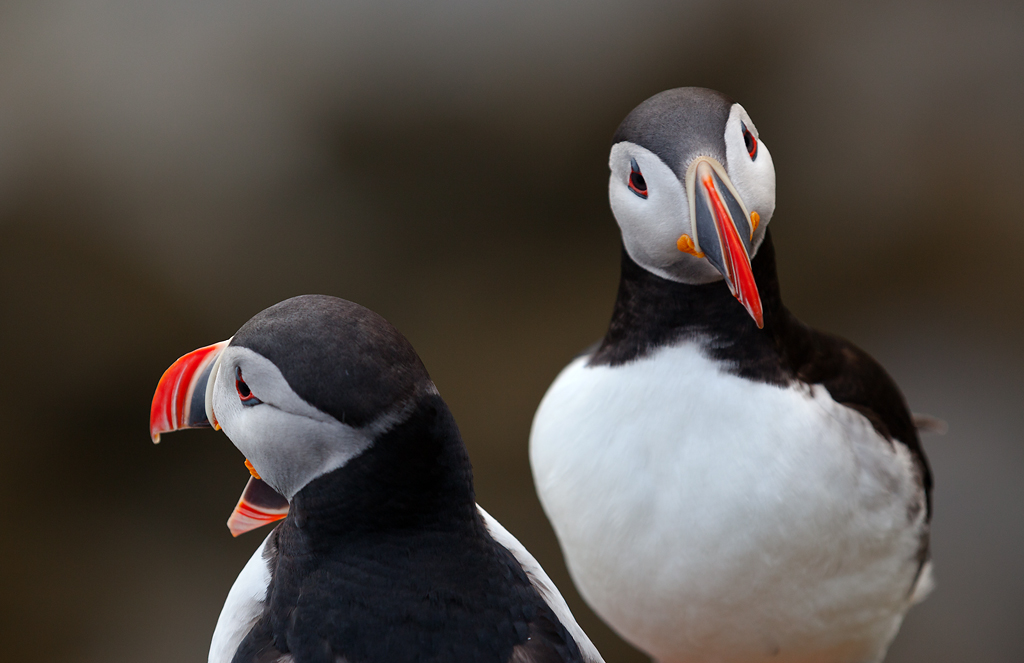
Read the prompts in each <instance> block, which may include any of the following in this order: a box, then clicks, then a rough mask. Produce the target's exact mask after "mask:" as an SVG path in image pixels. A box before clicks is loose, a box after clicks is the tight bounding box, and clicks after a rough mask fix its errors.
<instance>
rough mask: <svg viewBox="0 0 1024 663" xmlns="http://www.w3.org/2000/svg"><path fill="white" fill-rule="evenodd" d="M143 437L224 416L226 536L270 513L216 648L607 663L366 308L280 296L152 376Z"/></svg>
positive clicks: (213, 657) (386, 659)
mask: <svg viewBox="0 0 1024 663" xmlns="http://www.w3.org/2000/svg"><path fill="white" fill-rule="evenodd" d="M150 414H151V416H150V432H151V435H152V437H153V441H154V442H158V441H159V437H160V435H161V434H162V433H167V432H171V431H175V430H179V429H183V428H202V427H213V428H215V429H218V430H223V431H224V433H225V434H226V435H227V436H228V438H229V439H230V440H231V441H232V443H234V445H235V446H236V447H237V448H238V449H239V450H240V451H241V452H242V453H243V454H244V456H245V464H246V467H248V468H249V471H250V473H251V475H252V476H251V478H250V479H249V482H248V484H247V485H246V487H245V490H244V492H243V494H242V497H241V499H240V500H239V502H238V504H237V506H236V507H235V509H234V511H233V512H232V514H231V517H230V519H229V521H228V527H229V529H230V530H231V533H232V534H234V535H235V536H237V535H239V534H242V533H244V532H247V531H250V530H252V529H255V528H257V527H259V526H261V525H265V524H268V523H273V522H277V521H279V522H278V524H277V526H276V527H275V528H274V529H273V531H271V532H270V534H269V535H268V536H267V537H266V538H265V539H264V540H263V543H262V544H260V546H259V547H258V548H257V550H256V551H255V553H254V554H253V555H252V558H251V559H250V560H249V562H248V563H247V564H246V565H245V567H244V568H243V569H242V572H241V574H240V575H239V576H238V578H237V580H236V581H235V583H234V585H233V586H232V588H231V590H230V592H229V593H228V596H227V600H226V602H225V604H224V607H223V609H222V611H221V613H220V618H219V619H218V621H217V625H216V628H215V630H214V635H213V640H212V643H211V647H210V653H209V661H210V663H341V662H347V663H374V662H380V663H403V662H410V663H411V662H429V661H438V662H440V661H446V662H459V663H461V662H466V663H486V662H493V663H570V662H571V663H603V661H602V659H601V656H600V654H599V653H598V652H597V650H596V649H595V648H594V645H593V644H592V643H591V641H590V640H589V639H588V638H587V636H586V635H585V634H584V632H583V631H582V630H581V629H580V627H579V625H578V624H577V623H576V621H575V619H573V616H572V614H571V613H570V611H569V608H568V607H567V605H566V603H565V601H564V599H563V598H562V596H561V594H559V592H558V589H557V588H556V587H555V586H554V584H552V582H551V580H550V578H548V576H547V574H545V573H544V570H543V569H542V568H541V567H540V565H539V564H538V563H537V561H536V559H534V557H533V556H531V555H530V553H529V552H527V550H526V549H525V548H524V547H523V546H522V544H520V543H519V541H517V540H516V539H515V537H513V536H512V535H511V534H510V533H509V532H508V531H507V530H506V529H505V528H503V527H502V526H501V525H500V524H499V523H498V522H497V521H496V520H495V519H494V518H492V517H491V516H490V515H489V514H488V513H487V512H485V511H484V510H483V509H482V508H480V507H479V506H477V504H476V502H475V497H474V491H473V481H472V470H471V467H470V461H469V457H468V455H467V453H466V449H465V447H464V446H463V442H462V439H461V437H460V435H459V429H458V427H457V426H456V423H455V420H454V419H453V417H452V414H451V412H450V410H449V409H448V407H447V405H446V404H445V402H444V400H442V398H441V396H440V395H439V393H438V390H437V388H436V387H435V386H434V384H433V382H432V381H431V379H430V376H429V375H428V374H427V370H426V368H425V367H424V365H423V363H422V361H421V360H420V358H419V356H418V355H417V354H416V351H415V350H414V349H413V347H412V345H411V344H410V343H409V341H408V340H406V338H405V337H404V336H402V334H401V333H400V332H398V330H396V329H395V328H394V327H392V326H391V325H390V324H389V323H388V322H387V321H386V320H384V318H382V317H381V316H379V315H377V314H376V313H374V312H372V311H370V310H368V309H366V308H364V307H362V306H359V305H358V304H354V303H352V302H349V301H346V300H343V299H338V298H335V297H329V296H323V295H307V296H300V297H295V298H292V299H288V300H286V301H283V302H281V303H279V304H277V305H275V306H271V307H270V308H268V309H266V310H264V311H263V312H261V313H259V314H257V315H256V316H255V317H253V318H252V319H251V320H249V321H248V322H247V323H245V324H244V325H243V326H242V327H241V328H240V329H239V330H238V332H237V333H236V334H235V335H234V336H233V337H231V338H230V339H228V340H227V341H223V342H221V343H216V344H214V345H210V346H207V347H204V348H200V349H198V350H195V351H194V352H191V353H189V354H187V355H185V356H183V357H181V358H180V359H179V360H178V361H176V362H175V363H174V364H172V366H171V367H170V368H169V369H167V371H166V372H165V373H164V375H163V377H162V378H161V379H160V381H159V383H158V386H157V389H156V393H155V395H154V398H153V404H152V409H151V413H150Z"/></svg>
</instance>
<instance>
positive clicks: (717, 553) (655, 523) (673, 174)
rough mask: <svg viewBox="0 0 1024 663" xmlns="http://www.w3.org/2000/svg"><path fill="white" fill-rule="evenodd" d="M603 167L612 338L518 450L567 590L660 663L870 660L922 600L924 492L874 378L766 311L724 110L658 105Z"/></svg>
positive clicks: (741, 165) (565, 383)
mask: <svg viewBox="0 0 1024 663" xmlns="http://www.w3.org/2000/svg"><path fill="white" fill-rule="evenodd" d="M609 166H610V168H611V177H610V181H609V198H610V201H611V208H612V211H613V213H614V215H615V219H616V221H617V222H618V224H619V227H620V229H621V231H622V242H623V252H622V275H621V281H620V284H619V292H618V298H617V300H616V302H615V308H614V311H613V313H612V320H611V324H610V325H609V327H608V332H607V334H606V335H605V337H604V339H603V340H602V341H601V342H600V343H599V344H598V345H596V346H595V347H594V348H593V349H591V350H590V351H588V352H587V353H586V354H584V355H583V356H580V357H578V358H576V359H575V360H574V361H573V362H572V363H571V364H569V366H568V367H566V368H565V369H564V370H563V371H562V373H561V374H560V375H559V376H558V378H557V379H556V380H555V382H554V383H553V384H552V385H551V387H550V388H549V390H548V392H547V394H546V395H545V396H544V399H543V401H542V402H541V404H540V407H539V409H538V410H537V414H536V417H535V419H534V422H533V428H532V432H531V438H530V460H531V465H532V468H533V474H534V480H535V482H536V486H537V492H538V493H539V495H540V498H541V502H542V503H543V506H544V509H545V511H546V513H547V515H548V517H549V518H550V520H551V522H552V524H553V525H554V529H555V532H556V534H557V536H558V540H559V542H560V543H561V546H562V551H563V553H564V554H565V557H566V560H567V563H568V566H569V570H570V572H571V574H572V577H573V579H574V581H575V582H576V584H577V586H578V587H579V589H580V592H581V593H582V595H583V597H584V598H585V599H586V600H587V602H588V603H589V604H590V605H591V607H593V608H594V610H595V611H596V612H597V613H598V614H599V615H601V617H603V618H604V619H605V621H607V622H608V623H609V624H610V625H611V626H612V627H613V628H614V629H615V630H616V631H618V633H619V634H620V635H622V636H623V637H624V638H625V639H626V640H628V641H629V642H631V643H633V644H634V645H635V646H637V647H639V648H640V649H642V650H644V651H645V652H647V653H649V654H650V655H651V656H653V657H654V658H655V659H656V660H657V661H660V662H661V663H690V662H697V661H700V662H702V663H710V662H715V663H731V662H741V661H742V662H744V663H750V662H753V661H773V662H777V663H783V662H796V661H800V662H807V663H810V662H813V663H865V662H869V661H880V660H881V659H882V658H883V657H884V655H885V651H886V649H887V647H888V645H889V643H890V642H891V641H892V639H893V637H894V636H895V635H896V632H897V630H898V628H899V626H900V622H901V620H902V618H903V614H904V612H905V611H906V610H907V609H908V608H909V607H910V606H911V605H912V604H913V603H915V602H917V601H919V600H920V599H922V598H923V597H924V595H925V594H926V593H927V592H928V590H929V589H930V587H931V565H930V562H929V550H928V528H929V520H930V495H929V493H930V488H931V475H930V473H929V469H928V464H927V462H926V460H925V457H924V454H923V452H922V450H921V445H920V442H919V440H918V435H917V431H916V430H915V426H914V421H913V419H912V417H911V414H910V412H909V411H908V410H907V406H906V403H905V402H904V399H903V396H902V395H901V393H900V391H899V389H898V388H897V386H896V384H895V383H894V382H893V381H892V379H891V378H890V377H889V376H888V374H886V372H885V370H884V369H882V367H881V366H880V365H879V364H878V363H876V362H875V361H874V360H873V359H872V358H871V357H869V356H868V355H867V354H866V353H864V352H863V351H862V350H860V349H858V348H857V347H855V346H853V345H851V344H850V343H848V342H847V341H844V340H842V339H840V338H837V337H834V336H829V335H826V334H823V333H820V332H817V331H814V330H812V329H809V328H808V327H806V326H804V325H803V324H801V323H800V322H799V321H798V320H797V319H796V318H794V317H793V315H792V314H791V313H790V312H789V311H788V310H787V309H786V308H785V306H783V304H782V301H781V299H780V296H779V284H778V279H777V277H776V272H775V254H774V250H773V248H772V239H771V234H770V232H769V231H768V222H769V221H770V220H771V217H772V212H773V211H774V208H775V170H774V167H773V165H772V158H771V154H769V152H768V149H767V147H766V146H765V144H764V143H763V142H761V141H760V139H759V137H758V132H757V129H756V128H755V127H754V123H753V122H752V121H751V120H750V117H749V116H748V115H747V113H746V111H745V110H744V109H743V107H742V106H740V105H739V104H737V103H735V102H733V101H732V100H731V99H729V98H728V97H726V96H725V95H722V94H720V93H718V92H714V91H712V90H707V89H701V88H680V89H675V90H669V91H666V92H662V93H660V94H658V95H655V96H654V97H652V98H650V99H648V100H647V101H645V102H644V103H642V104H641V105H640V106H638V107H637V108H636V109H634V110H633V111H632V112H631V113H630V114H629V116H627V117H626V119H625V120H624V121H623V122H622V124H621V125H620V126H619V129H618V131H617V132H616V134H615V136H614V139H613V145H612V149H611V155H610V158H609Z"/></svg>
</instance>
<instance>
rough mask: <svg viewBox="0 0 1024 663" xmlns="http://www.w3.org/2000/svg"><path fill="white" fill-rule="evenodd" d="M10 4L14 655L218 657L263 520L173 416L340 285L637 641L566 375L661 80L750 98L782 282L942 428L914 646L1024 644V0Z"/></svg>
mask: <svg viewBox="0 0 1024 663" xmlns="http://www.w3.org/2000/svg"><path fill="white" fill-rule="evenodd" d="M848 4H850V6H843V5H841V4H840V3H819V2H812V1H806V2H799V1H793V2H779V3H771V6H769V4H768V3H762V2H754V1H749V2H722V1H710V0H696V1H685V2H683V1H679V0H674V1H671V2H643V1H636V2H628V3H626V2H590V3H557V2H521V3H510V2H485V1H481V0H475V1H470V0H436V1H434V2H431V3H420V2H412V1H409V0H373V1H372V2H371V1H369V0H366V1H361V2H360V1H355V2H340V1H334V2H324V1H320V2H317V1H313V0H308V1H299V0H292V1H291V2H287V3H283V2H269V1H266V0H248V1H247V2H236V1H225V2H217V3H211V2H205V1H199V0H178V1H176V2H169V1H162V2H161V1H156V0H142V1H139V0H135V1H128V0H33V1H28V0H20V1H18V0H7V1H3V2H0V358H2V364H0V371H2V373H0V374H2V379H0V422H2V428H0V431H2V432H0V467H2V470H3V481H2V482H0V501H2V503H3V504H4V505H5V508H4V515H3V519H2V523H3V526H2V529H0V532H2V533H0V631H2V640H3V643H4V645H3V649H4V654H3V656H4V658H5V660H11V661H14V660H30V661H36V662H40V663H46V662H51V661H61V662H66V661H76V662H78V661H81V662H84V663H88V662H99V661H104V662H110V661H116V662H121V661H124V662H137V661H147V662H149V661H153V662H163V661H167V662H171V661H173V662H180V661H198V660H205V657H206V651H207V647H208V644H209V639H210V636H211V634H212V631H213V627H214V624H215V622H216V618H217V615H218V613H219V610H220V607H221V605H222V602H223V600H224V597H225V595H226V593H227V591H228V588H229V587H230V585H231V583H232V582H233V580H234V578H235V576H236V575H237V573H238V571H239V570H240V569H241V567H242V565H243V564H244V563H245V561H246V560H247V559H248V557H249V555H250V554H251V552H252V550H253V549H255V547H256V546H257V545H258V544H259V541H260V540H261V538H262V536H264V533H263V532H260V533H251V534H248V535H245V536H242V537H241V538H239V539H232V538H231V537H230V536H229V534H228V531H227V529H226V527H225V525H224V523H225V520H226V518H227V516H228V514H229V513H230V511H231V509H232V507H233V506H234V504H235V501H236V499H237V497H238V495H239V493H240V492H241V490H242V487H243V486H244V485H245V482H246V479H247V477H248V473H247V472H246V470H245V468H244V467H243V465H242V460H243V458H242V456H241V455H240V454H239V452H237V451H236V450H235V449H234V447H233V446H232V445H231V444H230V442H229V441H228V440H227V438H225V437H224V436H223V435H221V434H218V433H214V432H212V431H187V432H184V433H179V434H176V435H174V436H170V437H167V438H165V441H164V442H163V443H162V444H161V445H160V446H159V447H153V445H152V444H151V443H150V441H149V436H148V431H147V424H148V411H149V402H150V398H151V396H152V393H153V389H154V387H155V385H156V382H157V380H158V378H159V377H160V375H161V373H162V371H163V370H164V369H165V368H166V367H167V366H168V365H169V364H170V363H171V362H172V361H173V360H174V359H175V358H177V357H178V356H179V355H181V354H183V353H185V352H187V351H189V350H192V349H194V348H196V347H199V346H201V345H205V344H208V343H212V342H214V341H219V340H222V339H224V338H227V337H229V336H230V335H231V334H232V333H233V332H234V331H235V330H236V329H237V328H238V327H239V326H240V325H241V324H242V323H244V322H245V321H246V320H247V319H248V318H249V317H250V316H252V315H253V314H255V313H257V312H258V311H260V310H261V309H263V308H264V307H266V306H268V305H270V304H273V303H275V302H277V301H279V300H281V299H284V298H286V297H289V296H292V295H297V294H302V293H311V292H317V293H327V294H332V295H338V296H341V297H345V298H348V299H352V300H355V301H357V302H360V303H361V304H364V305H366V306H368V307H370V308H372V309H374V310H376V311H378V312H379V313H381V314H382V315H384V316H385V317H386V318H388V319H389V320H390V321H391V322H392V323H394V324H395V325H396V326H397V327H398V328H399V329H401V330H402V331H403V332H404V333H405V334H406V335H407V336H408V337H409V339H410V340H411V341H412V342H413V344H414V345H415V346H416V348H417V349H418V350H419V352H420V354H421V355H422V357H423V359H424V361H425V363H426V365H427V367H428V369H429V370H430V372H431V374H432V376H433V378H434V380H435V382H436V383H437V385H438V387H439V389H440V390H441V393H442V394H443V395H444V396H445V398H446V399H447V401H448V403H449V404H450V406H451V408H452V410H453V411H454V413H455V416H456V418H457V419H458V421H459V423H460V425H461V427H462V431H463V434H464V437H465V439H466V443H467V446H468V447H469V451H470V455H471V457H472V459H473V462H474V466H475V471H476V479H477V491H478V497H479V501H480V503H481V504H482V505H484V506H485V507H486V508H487V509H488V510H490V512H491V513H492V514H494V515H495V516H496V517H497V518H498V519H499V520H501V521H502V522H503V523H504V524H505V526H506V527H507V528H508V529H509V530H511V531H512V532H513V533H514V534H515V535H517V536H518V537H519V538H520V539H521V540H522V541H523V543H525V544H526V546H527V547H528V548H529V549H530V550H531V551H532V552H533V553H534V554H535V555H536V556H537V557H538V558H539V559H540V560H541V562H542V563H543V564H544V566H545V567H546V568H547V570H548V571H549V572H550V574H551V576H552V577H553V578H554V579H555V581H556V583H557V584H558V585H559V586H560V588H561V589H562V591H563V593H564V594H565V595H566V598H567V599H568V601H569V603H570V605H571V606H572V608H573V610H574V611H575V613H576V615H577V616H578V618H579V621H580V622H581V624H582V625H583V627H584V628H585V629H586V630H587V631H588V632H589V633H590V634H591V636H592V638H593V640H594V641H595V643H596V644H597V645H598V647H599V648H600V649H601V650H602V651H603V653H604V656H605V658H606V659H607V660H608V661H609V663H614V662H616V661H641V660H644V659H643V657H642V656H641V655H640V654H638V653H637V652H635V651H634V650H632V649H630V648H629V647H628V646H627V645H625V644H624V643H622V642H621V641H620V640H619V639H618V638H617V637H616V636H615V635H614V634H613V633H612V632H611V631H609V630H608V629H607V628H606V627H604V626H603V625H602V624H601V622H600V621H599V620H598V619H597V618H596V617H594V616H593V614H592V613H590V612H589V611H588V609H587V608H586V607H585V606H584V604H583V603H582V602H581V600H580V599H579V597H578V595H577V594H576V593H575V591H574V589H573V588H572V584H571V582H570V580H569V578H568V576H567V574H566V572H565V569H564V566H563V565H562V561H561V555H560V554H559V551H558V547H557V543H556V541H555V539H554V537H553V534H552V532H551V530H550V528H549V526H548V524H547V521H546V520H545V518H544V516H543V513H542V512H541V510H540V507H539V504H538V502H537V499H536V497H535V494H534V491H533V487H532V481H531V479H530V474H529V467H528V462H527V437H528V430H529V425H530V421H531V418H532V415H533V412H534V409H535V408H536V406H537V404H538V403H539V401H540V398H541V396H542V395H543V394H544V391H545V389H546V388H547V386H548V385H549V384H550V382H551V380H552V379H554V377H555V375H556V374H557V373H558V371H559V370H560V369H561V368H562V367H563V366H564V365H565V364H566V363H567V362H568V361H569V360H570V358H571V357H572V356H573V355H574V354H575V353H576V352H577V351H578V350H580V349H582V348H583V347H585V346H587V345H588V344H590V343H591V342H592V341H595V340H597V339H598V338H599V337H600V336H601V335H602V334H603V333H604V329H605V326H606V324H607V321H608V318H609V315H610V312H611V307H612V303H613V299H614V295H615V289H616V284H617V280H618V269H619V239H618V231H617V228H616V226H615V224H614V221H613V219H612V216H611V213H610V212H609V210H608V204H607V151H608V147H609V139H610V137H611V135H612V133H613V132H614V130H615V128H616V126H617V125H618V123H619V121H620V120H621V119H622V118H623V117H624V116H625V115H626V113H628V112H629V111H630V110H631V109H632V108H633V107H634V106H635V105H637V104H638V103H639V102H641V101H643V100H644V99H645V98H647V97H648V96H650V95H652V94H654V93H656V92H658V91H660V90H663V89H666V88H671V87H677V86H682V85H702V86H707V87H713V88H716V89H719V90H722V91H724V92H726V93H728V94H730V95H731V96H733V97H734V98H736V99H737V100H739V101H741V102H742V103H743V104H744V106H745V107H746V109H747V110H748V111H749V113H750V115H751V116H752V117H753V118H754V120H755V122H756V123H757V127H758V129H759V131H760V134H761V137H762V138H763V139H764V141H765V142H766V143H767V144H768V145H769V146H770V148H771V151H772V155H773V157H774V160H775V165H776V170H777V173H778V205H777V208H776V213H775V216H774V218H773V220H772V228H773V232H774V234H775V243H776V246H777V249H778V256H779V269H780V272H781V274H780V277H781V280H782V286H783V292H784V296H785V297H786V300H787V302H788V304H789V306H790V308H792V309H793V310H794V311H795V312H796V313H797V314H798V315H799V316H800V317H802V318H803V319H804V320H805V321H806V322H809V323H811V324H813V325H815V326H818V327H821V328H825V329H828V330H831V331H833V332H837V333H840V334H842V335H844V336H846V337H848V338H850V339H852V340H854V341H855V342H856V343H858V344H859V345H861V346H862V347H864V348H865V349H867V350H868V351H869V352H871V353H872V354H873V355H874V356H875V357H877V358H878V359H879V360H880V361H882V363H883V364H884V365H885V366H886V367H887V368H888V369H889V371H890V372H891V373H892V374H893V375H894V377H895V378H896V380H897V381H898V382H899V383H900V385H901V386H902V387H903V389H904V391H905V393H906V395H907V398H908V400H909V402H910V404H911V407H912V409H914V410H915V411H917V412H924V413H929V414H932V415H935V416H938V417H941V418H942V419H945V420H946V421H947V422H948V423H949V433H948V434H947V435H945V436H942V437H939V436H927V437H926V438H925V448H926V450H927V453H928V455H929V457H930V458H931V462H932V466H933V469H934V472H935V475H936V489H935V498H934V507H935V512H934V513H935V515H934V525H933V527H934V529H933V532H934V534H933V551H934V559H935V567H936V575H937V579H938V589H937V590H936V591H935V593H934V594H933V595H932V596H931V598H930V599H929V600H928V601H927V602H925V603H924V604H922V605H921V606H919V607H917V608H915V609H913V610H912V611H911V612H910V614H909V616H908V618H907V620H906V622H905V625H904V627H903V630H902V633H901V634H900V636H899V637H898V638H897V640H896V642H895V645H894V646H893V647H892V650H891V652H890V656H889V658H888V659H887V660H888V661H890V662H891V663H897V662H909V661H929V662H932V663H939V662H944V661H950V662H953V661H957V662H960V661H965V660H970V661H992V662H996V661H1020V660H1024V569H1022V567H1021V565H1022V562H1024V481H1022V480H1021V474H1022V472H1024V443H1022V436H1024V380H1022V378H1021V375H1022V371H1024V345H1022V343H1021V324H1022V322H1024V266H1022V263H1021V258H1020V256H1021V253H1022V251H1024V223H1022V222H1021V220H1020V217H1021V207H1022V204H1021V194H1022V192H1024V121H1022V110H1021V109H1022V108H1024V4H1021V3H1017V2H1009V1H1005V2H986V1H984V0H980V1H974V2H958V3H943V2H919V3H903V4H893V3H880V2H879V3H871V2H866V3H857V4H856V5H855V6H854V5H853V3H848Z"/></svg>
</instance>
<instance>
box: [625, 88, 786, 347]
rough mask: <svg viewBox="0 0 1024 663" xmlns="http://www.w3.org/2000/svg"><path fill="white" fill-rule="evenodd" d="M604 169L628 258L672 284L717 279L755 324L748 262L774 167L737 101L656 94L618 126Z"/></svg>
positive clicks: (702, 92) (756, 307)
mask: <svg viewBox="0 0 1024 663" xmlns="http://www.w3.org/2000/svg"><path fill="white" fill-rule="evenodd" d="M608 166H609V168H610V169H611V177H610V178H609V182H608V197H609V200H610V202H611V208H612V213H613V214H614V215H615V220H616V221H617V222H618V224H619V228H620V229H621V230H622V240H623V244H624V245H625V248H626V251H627V253H628V254H629V256H630V258H632V259H633V261H634V262H636V263H637V264H638V265H640V266H641V267H643V268H644V269H646V270H647V271H649V272H651V273H653V274H656V275H658V276H660V277H662V278H665V279H668V280H671V281H677V282H680V283H688V284H702V283H710V282H713V281H718V280H721V279H724V280H725V282H726V283H727V284H728V286H729V290H730V292H731V293H732V294H733V295H734V296H735V297H736V299H738V300H739V302H740V303H741V304H742V305H743V306H744V307H745V308H746V309H747V311H748V312H749V313H750V315H751V317H752V318H753V319H754V321H755V322H756V323H757V326H758V327H762V326H763V324H764V321H763V315H762V311H761V300H760V296H759V295H758V292H757V284H756V283H755V282H754V277H753V274H752V272H751V267H750V261H751V259H752V258H753V257H754V255H755V254H756V253H757V249H758V248H759V247H760V245H761V242H762V241H763V240H764V236H765V231H766V229H767V227H768V222H769V221H770V220H771V217H772V212H774V211H775V167H774V165H773V164H772V156H771V154H770V153H769V152H768V148H767V146H766V145H765V144H764V143H762V142H761V140H760V138H759V136H758V132H757V128H756V127H755V126H754V123H753V121H751V119H750V116H749V115H747V111H745V110H744V109H743V106H740V105H739V104H738V103H736V102H734V101H732V100H731V99H730V98H729V97H727V96H725V95H724V94H721V93H720V92H715V91H714V90H708V89H705V88H696V87H685V88H677V89H674V90H666V91H665V92H661V93H659V94H656V95H654V96H653V97H651V98H650V99H648V100H647V101H645V102H643V103H642V104H640V105H639V106H637V107H636V108H634V109H633V111H632V112H630V114H629V115H628V116H626V119H625V120H623V121H622V124H621V125H619V128H618V130H617V131H616V132H615V137H614V138H613V140H612V149H611V154H610V156H609V159H608Z"/></svg>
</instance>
